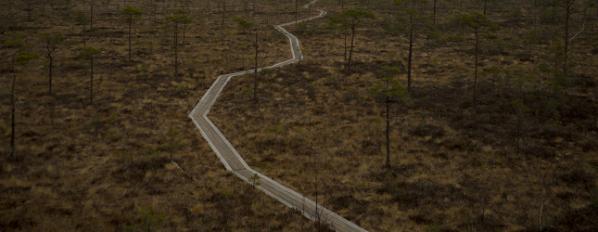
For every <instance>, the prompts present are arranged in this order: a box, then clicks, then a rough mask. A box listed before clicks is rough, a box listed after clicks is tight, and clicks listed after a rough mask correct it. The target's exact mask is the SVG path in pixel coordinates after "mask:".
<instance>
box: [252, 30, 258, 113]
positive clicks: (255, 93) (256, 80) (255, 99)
mask: <svg viewBox="0 0 598 232" xmlns="http://www.w3.org/2000/svg"><path fill="white" fill-rule="evenodd" d="M258 51H259V43H258V29H257V26H256V29H255V66H254V76H253V78H254V79H253V101H254V102H255V103H256V104H257V103H258V96H257V85H258V71H257V69H258Z"/></svg>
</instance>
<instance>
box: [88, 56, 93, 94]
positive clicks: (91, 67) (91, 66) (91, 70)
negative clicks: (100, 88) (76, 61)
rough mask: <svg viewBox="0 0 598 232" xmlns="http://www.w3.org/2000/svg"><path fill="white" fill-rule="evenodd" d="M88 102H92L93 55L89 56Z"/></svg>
mask: <svg viewBox="0 0 598 232" xmlns="http://www.w3.org/2000/svg"><path fill="white" fill-rule="evenodd" d="M89 71H90V72H89V104H93V55H92V56H91V57H90V58H89Z"/></svg>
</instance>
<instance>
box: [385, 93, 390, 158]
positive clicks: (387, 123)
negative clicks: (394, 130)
mask: <svg viewBox="0 0 598 232" xmlns="http://www.w3.org/2000/svg"><path fill="white" fill-rule="evenodd" d="M387 82H388V81H387ZM387 85H388V83H387ZM385 107H386V168H389V169H390V100H389V99H388V97H386V102H385Z"/></svg>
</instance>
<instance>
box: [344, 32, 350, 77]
mask: <svg viewBox="0 0 598 232" xmlns="http://www.w3.org/2000/svg"><path fill="white" fill-rule="evenodd" d="M343 37H344V40H345V42H344V50H343V62H345V66H346V65H347V56H348V55H349V54H348V48H349V45H348V36H347V30H346V29H345V30H343ZM345 68H347V67H345Z"/></svg>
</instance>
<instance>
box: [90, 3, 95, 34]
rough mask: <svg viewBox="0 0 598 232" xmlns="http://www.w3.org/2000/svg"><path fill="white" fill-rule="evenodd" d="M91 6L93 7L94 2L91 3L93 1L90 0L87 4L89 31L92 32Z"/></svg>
mask: <svg viewBox="0 0 598 232" xmlns="http://www.w3.org/2000/svg"><path fill="white" fill-rule="evenodd" d="M93 5H94V2H93V0H91V1H90V2H89V30H90V31H92V30H93Z"/></svg>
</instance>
